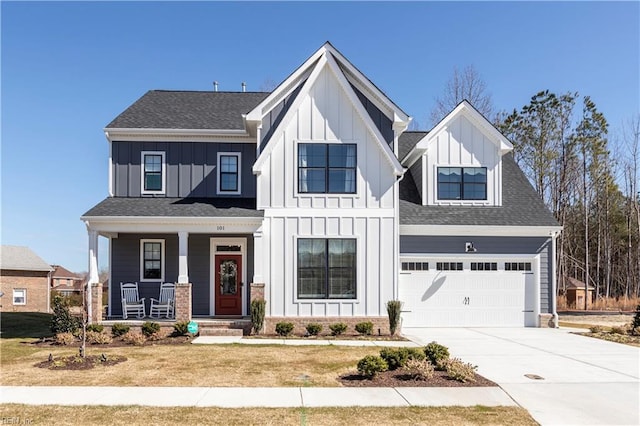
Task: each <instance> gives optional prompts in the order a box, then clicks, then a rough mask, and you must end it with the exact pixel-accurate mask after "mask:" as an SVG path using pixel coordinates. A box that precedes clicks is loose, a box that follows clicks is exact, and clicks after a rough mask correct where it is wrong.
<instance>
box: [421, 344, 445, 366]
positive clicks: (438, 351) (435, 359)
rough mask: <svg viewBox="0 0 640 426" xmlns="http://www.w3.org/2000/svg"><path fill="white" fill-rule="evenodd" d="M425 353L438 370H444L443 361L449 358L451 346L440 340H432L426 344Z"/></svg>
mask: <svg viewBox="0 0 640 426" xmlns="http://www.w3.org/2000/svg"><path fill="white" fill-rule="evenodd" d="M424 354H425V355H426V357H427V359H428V360H429V362H430V363H431V364H433V365H434V366H435V367H436V369H437V370H443V369H444V367H443V365H442V363H443V362H444V361H446V360H448V359H449V348H447V347H446V346H444V345H441V344H440V343H438V342H431V343H429V344H428V345H427V346H425V348H424Z"/></svg>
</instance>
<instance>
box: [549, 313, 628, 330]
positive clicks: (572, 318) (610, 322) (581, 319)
mask: <svg viewBox="0 0 640 426" xmlns="http://www.w3.org/2000/svg"><path fill="white" fill-rule="evenodd" d="M559 320H560V321H561V322H562V323H565V324H567V325H570V324H585V325H602V326H608V327H613V326H623V325H627V324H629V323H631V321H633V314H616V315H573V314H571V315H569V314H560V315H559Z"/></svg>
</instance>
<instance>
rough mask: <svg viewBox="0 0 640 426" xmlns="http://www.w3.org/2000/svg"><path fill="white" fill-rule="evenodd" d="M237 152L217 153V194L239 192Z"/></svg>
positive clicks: (235, 193) (238, 155) (234, 193)
mask: <svg viewBox="0 0 640 426" xmlns="http://www.w3.org/2000/svg"><path fill="white" fill-rule="evenodd" d="M240 158H241V155H240V153H239V152H219V153H218V194H231V195H237V194H240Z"/></svg>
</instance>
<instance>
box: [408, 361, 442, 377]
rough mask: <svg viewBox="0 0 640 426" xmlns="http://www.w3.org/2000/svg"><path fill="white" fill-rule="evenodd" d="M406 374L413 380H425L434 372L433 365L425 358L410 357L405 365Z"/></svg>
mask: <svg viewBox="0 0 640 426" xmlns="http://www.w3.org/2000/svg"><path fill="white" fill-rule="evenodd" d="M404 368H405V370H406V371H407V374H409V375H410V376H411V377H413V378H414V379H415V380H427V379H430V378H432V377H433V375H434V374H435V371H436V369H435V367H434V366H433V364H431V363H430V362H429V361H427V360H426V359H424V358H423V359H410V360H408V361H407V364H406V365H405V367H404Z"/></svg>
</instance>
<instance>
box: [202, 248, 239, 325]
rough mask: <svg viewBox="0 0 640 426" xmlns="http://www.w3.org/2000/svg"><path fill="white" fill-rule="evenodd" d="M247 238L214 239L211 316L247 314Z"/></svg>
mask: <svg viewBox="0 0 640 426" xmlns="http://www.w3.org/2000/svg"><path fill="white" fill-rule="evenodd" d="M245 250H246V239H244V238H225V239H222V238H212V239H211V308H210V310H211V315H212V316H220V315H223V316H227V315H228V316H240V315H245V307H244V306H245V298H246V295H245V293H246V291H245V285H244V281H245V277H246V265H245Z"/></svg>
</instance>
